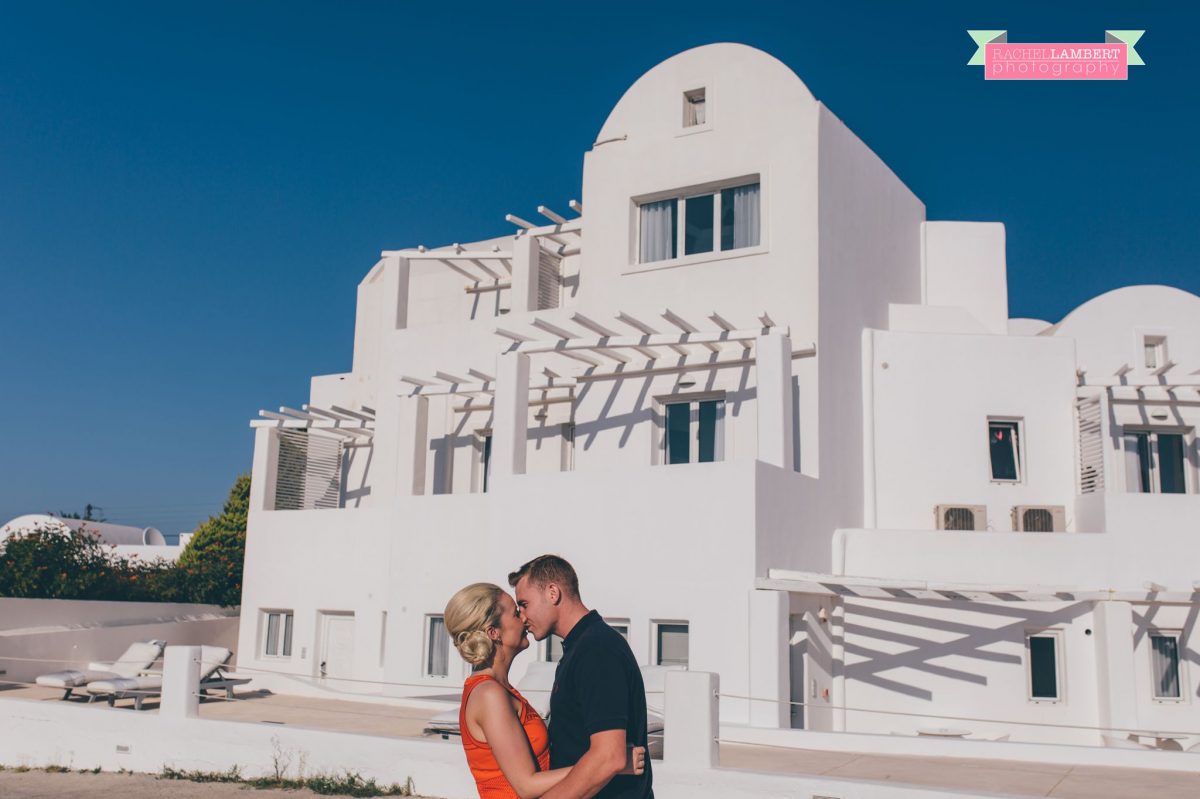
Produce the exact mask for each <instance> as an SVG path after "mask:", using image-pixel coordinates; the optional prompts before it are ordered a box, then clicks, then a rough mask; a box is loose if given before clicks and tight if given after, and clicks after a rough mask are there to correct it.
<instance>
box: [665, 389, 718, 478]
mask: <svg viewBox="0 0 1200 799" xmlns="http://www.w3.org/2000/svg"><path fill="white" fill-rule="evenodd" d="M663 422H664V425H663V427H664V430H663V444H662V446H663V456H662V462H663V463H665V464H672V463H711V462H713V461H720V460H724V458H725V443H724V438H725V400H724V399H723V398H706V399H694V400H680V399H677V400H666V401H664V402H663Z"/></svg>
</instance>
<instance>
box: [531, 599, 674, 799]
mask: <svg viewBox="0 0 1200 799" xmlns="http://www.w3.org/2000/svg"><path fill="white" fill-rule="evenodd" d="M562 643H563V656H562V660H560V661H559V663H558V670H557V671H556V672H555V675H554V690H553V691H552V692H551V694H550V768H564V767H566V766H573V765H575V764H576V763H578V762H579V759H580V758H581V757H583V754H584V752H586V751H587V750H588V747H589V746H591V742H592V741H591V737H592V735H593V734H595V733H597V732H604V731H605V730H625V743H626V744H632V745H634V746H645V745H646V688H645V686H644V685H643V683H642V672H641V669H639V668H638V664H637V660H635V659H634V657H633V651H632V650H630V648H629V643H628V642H627V641H626V640H625V638H624V637H623V636H622V635H621V634H620V633H619V632H617V631H616V630H614V629H613V628H612V627H609V626H608V625H607V624H605V623H604V620H603V619H601V618H600V614H598V613H597V612H596V611H594V610H593V611H589V612H588V614H587V615H586V616H584V617H583V618H582V619H580V620H579V621H578V622H576V623H575V626H574V627H572V628H571V632H570V633H568V634H567V637H566V638H564V639H563V642H562ZM652 783H653V780H652V778H651V774H650V757H649V755H648V754H647V756H646V771H645V773H643V774H642V775H641V776H637V777H635V776H633V775H632V774H618V775H617V776H615V777H613V778H612V780H611V781H610V782H609V783H608V785H606V786H604V789H603V790H601V791H600V793H598V794H596V796H597V797H602V798H603V799H615V797H620V799H650V798H651V797H653V796H654V791H653V790H652V789H651V785H652Z"/></svg>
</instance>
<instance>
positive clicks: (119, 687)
mask: <svg viewBox="0 0 1200 799" xmlns="http://www.w3.org/2000/svg"><path fill="white" fill-rule="evenodd" d="M161 690H162V677H161V676H159V675H157V674H146V675H143V676H141V677H114V678H112V679H108V680H96V681H95V682H90V683H88V686H87V692H88V693H89V694H118V695H119V694H122V693H124V692H126V691H132V692H135V693H138V694H140V693H142V692H152V693H157V692H159V691H161Z"/></svg>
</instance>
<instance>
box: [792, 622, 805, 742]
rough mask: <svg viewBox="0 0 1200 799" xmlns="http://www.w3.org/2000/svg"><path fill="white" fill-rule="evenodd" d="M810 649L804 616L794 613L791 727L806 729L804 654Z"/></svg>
mask: <svg viewBox="0 0 1200 799" xmlns="http://www.w3.org/2000/svg"><path fill="white" fill-rule="evenodd" d="M807 649H808V632H807V630H806V629H805V627H804V616H803V615H802V614H799V613H793V614H791V615H790V616H788V676H789V678H790V679H789V683H790V684H791V700H792V705H791V711H792V712H791V727H792V729H794V730H800V729H804V703H805V702H807V699H808V689H807V688H806V687H805V682H804V653H805V652H806V651H807Z"/></svg>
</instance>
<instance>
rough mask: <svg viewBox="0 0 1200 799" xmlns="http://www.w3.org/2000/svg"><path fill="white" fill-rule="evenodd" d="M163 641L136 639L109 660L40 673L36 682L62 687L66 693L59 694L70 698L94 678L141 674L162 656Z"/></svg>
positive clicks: (107, 678)
mask: <svg viewBox="0 0 1200 799" xmlns="http://www.w3.org/2000/svg"><path fill="white" fill-rule="evenodd" d="M166 645H167V642H166V641H139V642H137V643H134V644H130V645H129V648H128V649H126V650H125V653H124V654H123V655H121V657H119V658H117V659H116V660H114V661H113V662H112V663H89V664H88V665H87V668H86V669H82V670H74V669H68V670H65V671H56V672H54V673H53V674H43V675H41V676H39V677H38V678H37V680H36V682H37V684H38V685H44V686H46V687H48V688H61V689H63V691H65V693H64V694H63V696H62V698H63V699H69V698H70V696H71V692H72V691H74V690H75V689H77V688H82V687H84V686H86V685H89V684H91V683H93V682H95V681H96V680H114V679H119V678H122V677H133V676H136V675H137V674H140V673H141V672H143V671H145V670H146V669H148V668H150V666H151V665H153V664H154V661H156V660H158V659H159V658H160V657H162V653H163V648H164V647H165V646H166Z"/></svg>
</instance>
